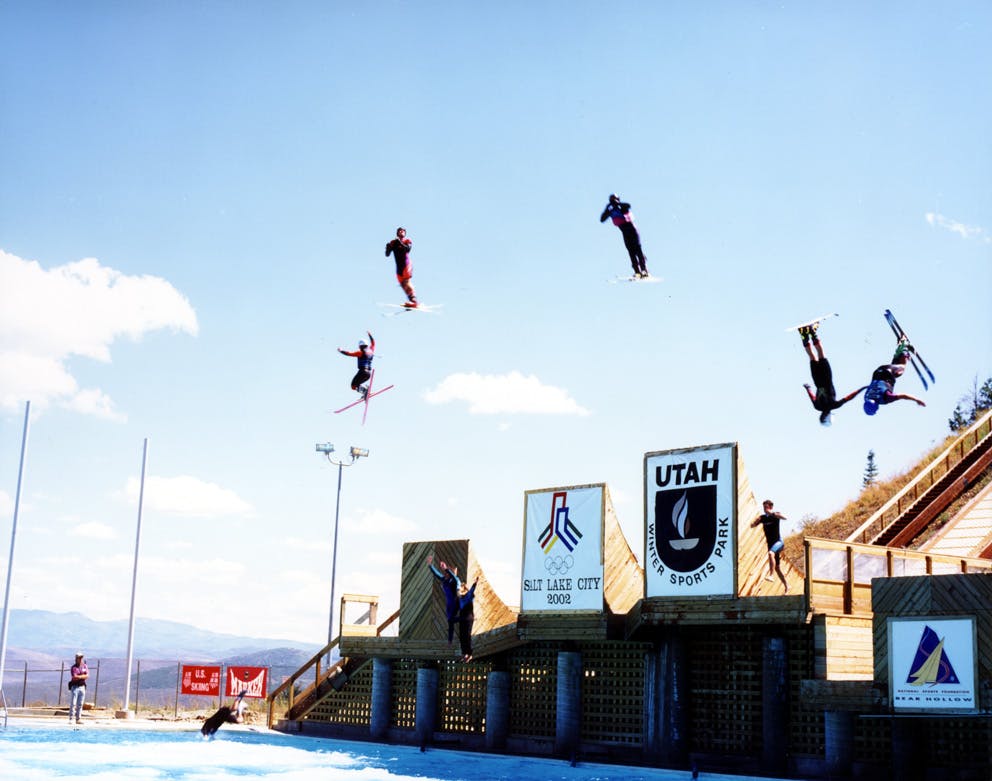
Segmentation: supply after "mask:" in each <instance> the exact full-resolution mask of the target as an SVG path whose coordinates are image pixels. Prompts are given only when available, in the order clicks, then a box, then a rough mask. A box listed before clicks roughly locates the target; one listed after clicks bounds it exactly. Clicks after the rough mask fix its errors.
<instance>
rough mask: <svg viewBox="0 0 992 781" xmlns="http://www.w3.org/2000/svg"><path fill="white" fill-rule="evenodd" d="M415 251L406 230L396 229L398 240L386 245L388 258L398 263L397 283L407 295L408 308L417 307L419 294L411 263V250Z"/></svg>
mask: <svg viewBox="0 0 992 781" xmlns="http://www.w3.org/2000/svg"><path fill="white" fill-rule="evenodd" d="M412 249H413V242H412V241H411V240H410V239H408V238H407V237H406V228H397V229H396V238H395V239H392V240H391V241H389V242H388V243H387V244H386V257H387V258H388V257H389V256H390V254H392V256H393V260H395V261H396V281H397V282H399V283H400V287H401V288H403V292H404V293H406V298H407V302H406V303H405V304H403V306H406V307H416V306H417V294H416V293H415V292H414V290H413V283H412V282H410V280H411V279H412V278H413V264H412V263H411V262H410V250H412Z"/></svg>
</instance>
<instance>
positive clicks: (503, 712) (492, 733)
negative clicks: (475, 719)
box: [486, 670, 510, 751]
mask: <svg viewBox="0 0 992 781" xmlns="http://www.w3.org/2000/svg"><path fill="white" fill-rule="evenodd" d="M509 733H510V673H508V672H506V671H504V670H493V671H492V672H490V673H489V677H488V678H487V679H486V749H488V750H489V751H502V750H503V749H505V748H506V738H507V735H509Z"/></svg>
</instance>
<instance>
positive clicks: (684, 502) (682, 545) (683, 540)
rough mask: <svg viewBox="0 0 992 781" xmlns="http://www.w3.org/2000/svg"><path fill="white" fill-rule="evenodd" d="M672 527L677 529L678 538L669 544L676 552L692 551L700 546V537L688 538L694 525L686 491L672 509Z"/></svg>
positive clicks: (671, 540) (674, 538)
mask: <svg viewBox="0 0 992 781" xmlns="http://www.w3.org/2000/svg"><path fill="white" fill-rule="evenodd" d="M672 526H674V527H675V534H676V536H675V537H673V538H672V539H670V540H669V541H668V544H669V545H671V546H672V547H673V548H674V549H675V550H692V549H693V548H695V547H696V545H698V544H699V538H698V537H687V536H686V535H687V534H688V533H689V531H690V530H691V528H692V523H691V522H690V520H689V499H688V497H687V495H686V492H685V491H683V492H682V496H680V497H679V500H678V501H677V502H675V506H674V507H672Z"/></svg>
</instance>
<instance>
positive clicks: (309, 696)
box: [267, 600, 399, 729]
mask: <svg viewBox="0 0 992 781" xmlns="http://www.w3.org/2000/svg"><path fill="white" fill-rule="evenodd" d="M341 615H344V601H343V600H342V611H341ZM397 618H399V611H398V610H397V611H396V612H395V613H393V614H392V615H391V616H390V617H389V618H387V619H386V620H385V621H384V622H383V623H382V624H379V625H378V626H377V627H375V632H374V634H375V635H376V636H381V635H382V633H383V631H384V630H385V629H387V628H388V627H389V626H390V624H392V623H393V622H394V621H395V620H396V619H397ZM344 629H345V627H344V626H342V631H344ZM362 634H371V633H370V632H362ZM340 642H341V636H340V635H338V637H336V638H334V640H332V641H331V642H330V643H328V644H327V645H325V646H324V647H323V648H321V649H320V651H318V652H317V653H316V654H314V655H313V656H312V657H311V658H310V659H309V660H308V661H307V662H305V663H304V664H303V666H301V667H300V669H299V670H297V671H296V672H295V673H293V674H292V675H291V676H289V678H287V679H286V680H285V681H283V682H282V684H280V685H279V686H278V687H277V688H276V689H274V690H273V691H272V693H271V694H270V695H269V696H268V704H269V711H268V722H267V723H268V726H269V729H271V728H272V725H273V723H274V722H275V703H276V700H277V699H278V698H279V697H281V696H283V695H286V696H287V698H288V701H289V702H288V706H287V708H286V711H285V714H284V718H286V719H289V720H291V721H298V720H299V719H302V718H304V717H306V715H307V714H308V713H310V711H312V710H313V709H314V708H315V707H317V705H319V704H320V702H321V701H322V700H323V699H324V698H325V697H327V696H328V695H329V694H330V693H331V692H332V691H340V690H341V689H342V688H343V687H344V686H345V684H347V683H348V679H349V678H351V677H352V676H354V675H355V673H357V672H358V671H359V670H360V669H361V668H362V667H364V666H365V665H366V664H368V663H369V662H370V659H368V658H365V657H342V658H340V659H338V660H337V662H335V663H333V664H331V665H330V666H326V665H325V664H324V658H325V657H327V658H330V653H331V651H333V650H334V649H335V648H337V646H338V645H339V643H340ZM311 679H312V681H313V682H312V683H310V684H309V685H308V686H307V687H306V688H305V689H302V690H301V691H297V689H298V686H297V683H298V682H300V681H303V680H311Z"/></svg>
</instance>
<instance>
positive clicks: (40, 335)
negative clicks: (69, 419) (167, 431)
mask: <svg viewBox="0 0 992 781" xmlns="http://www.w3.org/2000/svg"><path fill="white" fill-rule="evenodd" d="M162 328H169V329H171V330H173V331H184V332H186V333H188V334H191V335H194V336H195V335H196V333H197V331H198V328H199V327H198V325H197V320H196V313H195V312H194V311H193V307H192V306H191V305H190V303H189V301H188V300H187V299H186V297H185V296H183V295H182V294H181V293H180V292H179V291H178V290H176V289H175V288H174V287H173V286H172V285H171V284H169V283H168V282H167V281H166V280H164V279H162V278H160V277H153V276H127V275H125V274H122V273H121V272H119V271H116V270H115V269H112V268H109V267H107V266H101V265H100V262H99V261H98V260H96V259H95V258H85V259H83V260H79V261H76V262H74V263H68V264H66V265H64V266H57V267H54V268H51V269H44V268H42V266H41V265H40V264H39V263H37V262H36V261H30V260H23V259H21V258H19V257H17V256H15V255H11V254H10V253H7V252H4V251H3V250H0V388H2V389H3V390H2V391H0V408H2V409H7V410H14V409H17V408H19V407H20V406H21V405H22V404H23V402H24V400H25V399H31V401H32V402H33V403H37V405H38V407H39V408H40V409H44V408H45V407H46V406H48V405H50V404H61V405H63V406H65V407H67V408H69V409H72V410H76V411H78V412H81V413H84V414H88V415H96V416H99V417H103V418H108V419H110V420H123V419H124V416H123V415H122V414H121V413H119V412H117V411H115V410H114V404H113V401H112V400H111V399H110V398H109V397H108V396H107V395H106V394H105V393H104V392H103V391H101V390H100V389H98V388H84V389H81V388H80V387H79V384H78V383H77V381H76V379H75V377H73V376H72V374H71V373H70V371H69V369H68V368H67V363H68V361H69V359H70V358H72V357H73V356H82V357H86V358H92V359H94V360H97V361H103V362H109V361H110V359H111V352H110V348H111V346H112V345H113V343H114V342H115V341H116V340H117V339H119V338H121V337H127V338H129V339H131V340H134V341H137V340H139V339H141V337H142V336H143V335H144V334H146V333H148V332H150V331H155V330H159V329H162Z"/></svg>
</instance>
